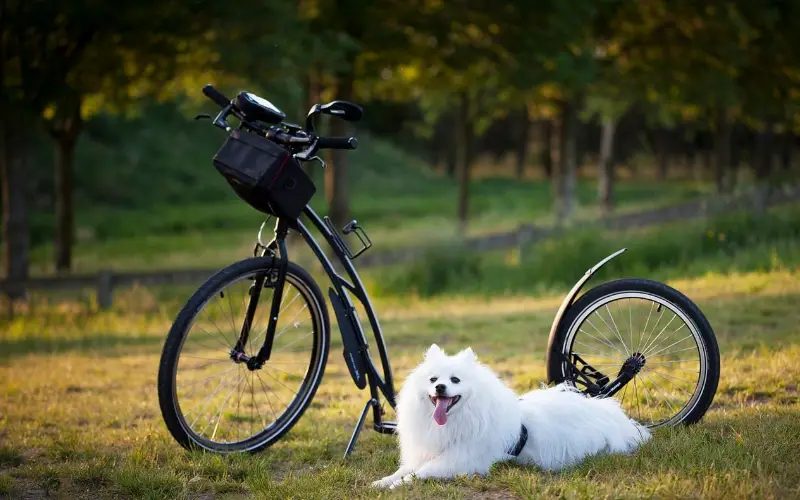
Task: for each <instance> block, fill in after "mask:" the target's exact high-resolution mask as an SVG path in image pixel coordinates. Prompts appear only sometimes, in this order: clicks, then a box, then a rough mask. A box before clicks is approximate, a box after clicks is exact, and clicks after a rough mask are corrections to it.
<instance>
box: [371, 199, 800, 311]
mask: <svg viewBox="0 0 800 500" xmlns="http://www.w3.org/2000/svg"><path fill="white" fill-rule="evenodd" d="M623 247H624V248H627V249H628V251H627V252H626V253H624V254H622V255H620V256H619V257H617V258H615V259H613V260H612V261H611V262H609V263H608V264H606V265H605V266H604V267H603V268H602V269H601V270H600V271H599V272H598V274H597V279H601V280H602V279H613V278H617V277H623V276H636V277H643V278H650V279H656V280H664V279H668V278H673V277H679V276H696V275H703V274H705V273H707V272H721V273H727V272H732V271H769V270H772V269H775V268H782V267H796V266H800V209H798V208H794V209H791V210H789V211H786V212H773V213H769V214H767V215H763V216H755V215H751V214H747V213H745V214H737V215H727V216H721V217H717V218H713V219H710V220H708V221H707V222H690V223H685V224H680V225H672V226H665V227H660V228H654V229H649V230H642V231H633V232H628V233H622V234H616V233H614V232H608V231H604V230H602V229H599V228H597V229H587V230H581V231H576V232H574V233H571V234H568V235H565V236H562V237H556V238H552V239H549V240H546V241H545V242H542V243H539V244H536V245H534V246H533V247H531V248H529V249H527V250H526V251H525V253H524V254H523V255H521V256H519V255H517V256H516V258H515V259H511V260H509V258H507V257H505V258H502V257H500V256H498V255H492V254H482V253H473V252H469V251H468V250H459V251H455V250H453V251H447V250H446V249H442V250H440V251H437V252H436V253H434V254H432V255H431V256H428V257H427V258H425V259H421V260H420V261H418V262H415V263H413V264H411V265H409V266H403V267H398V268H396V269H391V270H385V271H382V272H379V273H378V274H377V276H376V277H375V284H374V286H375V289H376V290H375V293H378V294H381V295H398V296H402V295H408V294H414V293H418V294H420V295H424V296H433V295H440V294H454V295H463V294H467V295H471V294H477V295H483V296H487V295H492V294H497V293H534V294H536V293H541V292H542V291H543V290H549V289H553V288H557V289H564V288H567V287H569V286H570V285H572V284H573V283H574V282H575V281H577V280H578V278H579V277H580V276H581V275H582V273H584V272H585V271H586V270H587V269H589V268H590V267H592V266H593V265H595V264H596V263H597V262H599V261H600V260H602V259H603V258H605V257H606V256H608V255H610V254H611V253H613V252H615V251H617V250H619V249H620V248H623ZM520 258H521V263H520V262H519V259H520Z"/></svg>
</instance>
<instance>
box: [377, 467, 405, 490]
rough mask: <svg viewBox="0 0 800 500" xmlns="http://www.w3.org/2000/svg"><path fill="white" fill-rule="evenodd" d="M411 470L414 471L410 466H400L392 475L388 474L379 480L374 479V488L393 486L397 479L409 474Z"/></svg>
mask: <svg viewBox="0 0 800 500" xmlns="http://www.w3.org/2000/svg"><path fill="white" fill-rule="evenodd" d="M411 471H412V469H411V467H408V466H405V465H401V466H400V468H399V469H397V471H396V472H395V473H394V474H392V475H390V476H386V477H384V478H383V479H379V480H377V481H374V482H373V483H372V487H373V488H386V487H388V486H391V485H392V484H394V483H395V482H396V481H399V480H402V479H403V476H405V475H407V474H410V473H411Z"/></svg>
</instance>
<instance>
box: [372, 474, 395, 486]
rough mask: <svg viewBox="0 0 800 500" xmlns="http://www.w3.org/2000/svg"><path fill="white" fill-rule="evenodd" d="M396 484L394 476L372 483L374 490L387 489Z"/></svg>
mask: <svg viewBox="0 0 800 500" xmlns="http://www.w3.org/2000/svg"><path fill="white" fill-rule="evenodd" d="M392 483H394V478H393V477H392V476H386V477H384V478H383V479H378V480H377V481H373V482H372V487H373V488H386V487H389V486H391V485H392Z"/></svg>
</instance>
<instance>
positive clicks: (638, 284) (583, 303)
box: [158, 85, 720, 456]
mask: <svg viewBox="0 0 800 500" xmlns="http://www.w3.org/2000/svg"><path fill="white" fill-rule="evenodd" d="M203 93H204V94H205V95H206V96H207V97H209V98H210V99H211V100H212V101H214V102H215V103H217V104H218V105H219V106H220V107H221V108H222V110H221V111H220V112H219V113H218V114H217V115H216V117H212V116H210V115H199V116H198V117H197V118H208V119H211V120H212V122H213V124H214V125H215V126H218V127H220V128H222V129H224V130H225V131H226V132H228V137H227V139H226V140H225V142H224V143H223V145H222V146H221V148H220V149H219V151H218V152H217V154H216V155H215V156H214V160H213V163H214V165H215V167H216V168H217V170H218V171H219V172H220V173H221V174H222V175H223V176H224V178H225V179H226V180H227V181H228V182H229V184H230V185H231V187H232V188H233V189H234V191H235V192H236V193H237V194H238V195H239V196H240V197H241V198H242V199H243V200H244V201H246V202H247V203H249V204H250V205H251V206H253V207H254V208H256V209H257V210H259V211H261V212H263V213H265V214H268V215H269V216H271V217H275V218H276V222H275V227H274V237H273V238H272V240H271V241H270V242H269V243H266V244H264V243H263V241H262V239H261V234H262V231H263V229H264V224H262V226H261V230H260V231H259V236H258V241H257V243H256V245H255V248H254V251H253V257H252V258H247V259H244V260H241V261H239V262H236V263H234V264H231V265H230V266H228V267H226V268H224V269H222V270H220V271H219V272H217V273H216V274H214V275H213V276H211V277H210V278H209V279H208V280H207V281H206V282H205V283H204V284H203V285H202V286H200V288H199V289H198V290H197V291H196V292H195V293H194V294H193V295H192V296H191V297H190V298H189V300H188V301H187V303H186V305H185V306H184V307H183V309H182V310H181V311H180V313H179V314H178V316H177V318H176V319H175V322H174V323H173V325H172V328H171V329H170V332H169V334H168V336H167V339H166V342H165V344H164V348H163V351H162V355H161V361H160V366H159V373H158V396H159V403H160V406H161V412H162V415H163V418H164V421H165V423H166V425H167V428H168V429H169V431H170V433H171V434H172V436H173V437H174V438H175V439H176V440H177V441H178V442H179V443H180V444H181V445H182V446H184V447H186V448H201V449H204V450H207V451H211V452H217V453H230V452H257V451H260V450H263V449H264V448H266V447H268V446H270V445H271V444H273V443H275V442H276V441H277V440H279V439H280V438H281V437H282V436H283V435H285V434H286V433H287V432H288V431H289V430H290V429H291V428H292V427H293V426H294V425H295V424H296V423H297V422H298V420H299V419H300V418H301V417H302V416H303V413H304V412H305V410H306V409H307V408H308V406H309V404H310V403H311V401H312V399H313V398H314V394H315V392H316V390H317V387H318V386H319V384H320V383H321V381H322V377H323V373H324V371H325V366H326V363H327V360H328V351H329V350H330V338H331V337H330V335H331V334H330V321H329V317H328V308H327V303H328V301H329V302H330V304H331V307H332V308H333V311H334V314H335V315H336V320H337V323H338V327H339V332H340V334H341V337H342V343H343V350H342V355H343V358H344V361H345V364H346V366H347V368H348V371H349V373H350V376H351V377H352V379H353V382H354V383H355V385H356V386H357V387H358V388H359V389H361V390H363V389H365V388H366V387H369V399H368V401H367V403H366V405H365V406H364V409H363V411H362V412H361V415H360V417H359V419H358V423H357V425H356V427H355V429H354V431H353V434H352V436H351V438H350V441H349V443H348V445H347V448H346V451H345V456H347V455H349V454H350V453H351V452H352V450H353V447H354V445H355V442H356V440H357V438H358V435H359V432H360V430H361V428H362V427H363V424H364V421H365V419H366V417H367V414H368V412H369V410H370V409H372V415H373V425H372V427H373V429H374V430H376V431H378V432H381V433H384V434H394V433H395V429H396V427H395V424H394V423H393V422H389V421H385V420H383V417H384V415H385V411H384V408H383V405H382V403H381V395H382V396H383V397H384V398H385V399H386V401H387V402H388V403H389V405H390V406H391V407H393V408H394V406H395V389H394V385H393V381H392V370H391V367H390V363H389V356H388V353H387V349H386V344H385V342H384V338H383V333H382V331H381V327H380V324H379V322H378V318H377V316H376V314H375V311H374V310H373V308H372V304H371V302H370V299H369V296H368V295H367V292H366V290H365V289H364V285H363V283H362V282H361V279H360V278H359V275H358V273H357V271H356V269H355V267H354V266H353V260H354V259H356V258H357V257H358V256H359V255H361V254H363V253H364V252H365V251H366V250H368V249H369V248H370V247H371V246H372V242H371V241H370V239H369V237H368V236H367V234H366V232H365V231H364V229H363V228H362V227H361V226H360V225H359V224H358V223H357V222H356V221H355V220H354V221H352V222H350V223H348V224H347V225H346V226H345V227H344V228H343V230H342V232H343V233H344V234H345V235H347V234H354V235H356V237H357V238H358V240H359V241H360V242H361V247H360V248H359V249H358V250H357V251H355V252H354V251H353V250H352V249H351V248H350V246H348V244H347V243H346V242H345V241H344V239H343V237H342V236H341V235H340V234H339V231H337V229H336V228H335V227H334V225H333V224H332V222H331V220H330V219H329V218H328V217H322V218H321V217H320V216H319V215H317V213H316V212H315V211H314V210H313V209H312V208H311V207H310V206H309V205H308V203H309V201H310V200H311V198H312V197H313V195H314V193H315V191H316V189H315V187H314V184H313V182H312V181H311V180H310V178H309V177H308V175H307V174H306V173H305V171H304V170H303V168H302V167H301V164H302V163H304V162H309V161H319V162H320V163H321V164H322V166H323V167H324V162H323V161H322V160H321V159H320V158H319V157H318V156H316V153H317V152H318V151H319V150H320V149H355V148H356V147H357V141H356V138H354V137H322V136H320V135H318V134H317V133H316V131H315V128H314V118H315V117H316V116H317V115H320V114H327V115H331V116H334V117H338V118H340V119H344V120H348V121H357V120H359V119H360V118H361V116H362V114H363V110H362V108H361V107H359V106H358V105H356V104H353V103H350V102H346V101H339V100H337V101H332V102H330V103H328V104H325V105H319V104H316V105H314V106H313V107H312V108H311V110H310V111H309V113H308V115H307V117H306V122H305V126H304V127H301V126H299V125H296V124H292V123H287V122H285V121H284V120H285V118H286V117H285V115H284V114H283V113H282V112H281V111H280V110H279V109H278V108H276V107H275V106H274V105H273V104H272V103H270V102H269V101H267V100H265V99H262V98H260V97H258V96H256V95H254V94H252V93H249V92H241V93H239V94H238V95H237V96H236V98H235V99H233V100H230V99H228V98H226V97H225V96H224V95H222V93H220V92H219V91H218V90H216V89H214V88H213V87H212V86H210V85H206V86H205V87H204V88H203ZM231 116H233V117H234V118H235V119H237V120H238V121H239V125H238V127H236V128H234V127H232V126H231V125H229V123H228V119H229V117H231ZM301 216H305V218H306V219H307V220H308V221H310V222H311V225H313V226H314V227H315V228H316V230H317V231H319V233H320V234H322V236H323V238H324V239H325V241H326V242H327V243H328V244H329V245H330V247H331V248H332V250H333V252H334V254H335V257H336V259H337V260H338V261H339V263H340V264H341V267H342V269H344V271H345V272H346V274H347V276H346V277H344V276H342V275H340V274H339V273H338V272H337V271H336V269H335V268H334V266H333V264H332V263H331V261H330V260H329V259H328V257H327V255H326V254H325V252H324V251H323V250H322V248H321V247H320V245H319V243H318V242H317V241H316V240H315V239H314V237H313V236H312V234H311V232H310V230H309V228H308V227H307V226H306V224H305V223H304V222H303V221H302V220H301ZM268 220H269V219H268ZM289 231H296V232H298V233H299V234H300V235H302V239H303V240H304V241H305V243H306V244H307V245H308V246H309V247H310V248H311V250H312V252H313V254H314V255H315V256H316V258H317V259H318V260H319V262H320V263H321V264H322V267H323V269H324V271H325V272H326V274H327V275H328V277H329V278H330V282H331V286H330V287H329V289H328V294H327V301H326V297H325V296H324V295H323V293H322V291H321V290H320V287H319V286H318V285H317V283H316V281H315V280H314V279H313V278H312V277H311V275H310V274H309V273H308V272H307V271H306V270H304V269H303V268H301V267H300V266H298V265H297V264H295V263H294V262H291V261H290V260H289V256H288V253H287V245H286V237H287V235H288V233H289ZM623 251H624V249H623V250H620V251H619V252H617V253H615V254H613V255H611V256H609V257H607V258H606V259H604V260H603V261H601V262H600V263H598V264H597V265H596V266H594V267H593V268H592V269H589V270H588V271H587V272H586V274H585V275H584V276H583V277H582V278H581V280H580V281H579V282H578V283H577V284H576V285H575V286H574V287H573V289H572V290H571V291H570V293H569V294H568V295H567V297H566V298H565V299H564V302H563V304H562V305H561V308H560V309H559V311H558V313H557V314H556V317H555V319H554V321H553V325H552V328H551V332H550V340H549V347H548V349H547V370H548V378H549V381H550V382H553V383H562V382H564V383H568V384H572V385H575V386H576V387H579V388H580V389H581V390H582V391H583V392H585V393H586V394H587V395H590V396H594V397H612V396H613V397H619V398H620V399H621V401H622V403H623V405H624V406H625V407H626V408H627V409H628V410H629V411H631V412H632V413H633V416H634V418H637V419H639V420H640V421H642V422H643V423H646V424H647V425H649V426H651V427H657V426H661V425H675V424H678V423H693V422H696V421H698V420H699V419H700V418H702V416H703V415H704V414H705V412H706V411H707V409H708V407H709V406H710V404H711V401H712V399H713V397H714V394H715V392H716V388H717V383H718V380H719V369H720V368H719V352H718V348H717V343H716V339H715V336H714V333H713V330H712V329H711V326H710V325H709V323H708V321H707V320H706V318H705V317H704V316H703V314H702V313H701V311H700V310H699V309H698V308H697V306H696V305H695V304H694V303H693V302H692V301H691V300H689V299H688V298H687V297H686V296H684V295H683V294H681V293H680V292H678V291H677V290H675V289H673V288H670V287H668V286H666V285H664V284H662V283H658V282H653V281H648V280H639V279H620V280H616V281H612V282H610V283H604V284H601V285H599V286H597V287H595V288H593V289H592V290H589V291H588V292H586V293H585V294H584V295H582V296H581V297H580V298H577V296H578V293H579V292H580V290H581V289H582V288H583V286H584V285H585V283H586V282H587V281H588V280H589V278H590V277H591V276H592V275H593V274H594V273H595V272H596V271H597V269H599V268H600V267H601V266H603V265H604V264H605V263H606V262H608V261H609V260H610V259H611V258H613V257H615V256H616V255H618V254H620V253H622V252H623ZM353 298H355V300H357V301H358V302H359V303H360V304H361V305H362V306H363V307H364V310H365V311H366V315H367V321H368V323H369V326H370V329H371V330H372V332H373V335H374V338H375V344H374V345H375V347H376V348H377V350H378V354H379V357H380V365H381V370H380V371H379V370H378V368H377V367H376V365H375V363H374V362H373V359H372V355H371V353H370V347H369V345H368V342H367V337H366V335H365V332H364V329H363V327H362V322H361V320H360V318H359V316H358V314H357V312H356V308H355V303H354V301H353ZM576 298H577V300H576ZM676 320H677V322H676ZM676 334H677V335H676ZM675 338H678V340H675ZM643 408H644V411H643V410H642V409H643Z"/></svg>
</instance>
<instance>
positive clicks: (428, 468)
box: [390, 454, 492, 489]
mask: <svg viewBox="0 0 800 500" xmlns="http://www.w3.org/2000/svg"><path fill="white" fill-rule="evenodd" d="M464 456H465V455H459V456H455V455H440V456H438V457H436V458H434V459H433V460H430V461H428V462H425V463H424V464H422V465H421V466H420V467H419V468H418V469H417V470H415V471H413V472H411V471H409V472H408V473H407V474H405V475H403V476H402V477H399V478H396V479H395V481H394V482H393V483H392V484H391V486H390V488H391V489H394V488H396V487H398V486H400V485H402V484H403V483H410V482H411V481H413V480H414V478H417V479H433V478H439V479H452V478H454V477H456V476H458V475H462V474H467V475H469V474H476V473H477V474H479V475H482V476H483V475H486V474H488V473H489V468H490V467H491V466H492V463H491V462H489V463H483V461H465V460H464ZM466 456H469V454H467V455H466Z"/></svg>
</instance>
